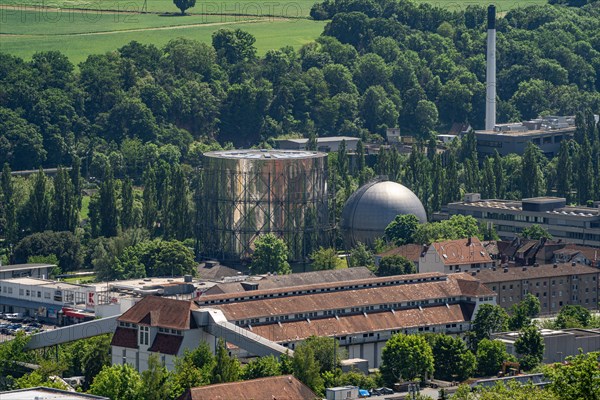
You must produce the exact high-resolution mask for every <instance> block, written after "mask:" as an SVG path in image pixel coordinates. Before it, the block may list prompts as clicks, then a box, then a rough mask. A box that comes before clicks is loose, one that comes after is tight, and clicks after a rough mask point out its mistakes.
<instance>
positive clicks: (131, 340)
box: [110, 326, 138, 349]
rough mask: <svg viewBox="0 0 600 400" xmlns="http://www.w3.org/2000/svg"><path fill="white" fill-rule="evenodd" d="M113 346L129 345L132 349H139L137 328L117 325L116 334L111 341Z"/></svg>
mask: <svg viewBox="0 0 600 400" xmlns="http://www.w3.org/2000/svg"><path fill="white" fill-rule="evenodd" d="M110 345H111V346H119V347H128V348H130V349H137V348H138V344H137V330H136V329H129V328H121V327H120V326H119V327H117V329H116V330H115V334H114V335H113V337H112V340H111V342H110Z"/></svg>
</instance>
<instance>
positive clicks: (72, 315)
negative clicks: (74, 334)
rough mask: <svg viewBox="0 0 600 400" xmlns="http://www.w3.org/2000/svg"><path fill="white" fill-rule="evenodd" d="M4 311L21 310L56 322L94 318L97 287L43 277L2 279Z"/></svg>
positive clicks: (0, 308) (0, 305) (1, 305)
mask: <svg viewBox="0 0 600 400" xmlns="http://www.w3.org/2000/svg"><path fill="white" fill-rule="evenodd" d="M0 293H1V296H0V311H1V312H4V313H21V314H22V315H23V316H28V317H34V318H38V319H40V320H42V321H48V322H52V323H60V324H70V323H74V322H81V321H83V320H87V319H91V318H94V314H93V313H94V310H95V307H96V302H97V298H96V288H95V287H94V286H91V285H76V284H72V283H66V282H57V281H51V280H47V279H40V278H12V279H2V280H0Z"/></svg>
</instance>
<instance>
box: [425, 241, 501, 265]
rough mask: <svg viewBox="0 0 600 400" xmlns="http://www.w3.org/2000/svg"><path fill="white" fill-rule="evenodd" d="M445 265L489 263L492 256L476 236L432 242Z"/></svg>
mask: <svg viewBox="0 0 600 400" xmlns="http://www.w3.org/2000/svg"><path fill="white" fill-rule="evenodd" d="M432 246H433V247H434V248H435V250H436V252H437V253H438V254H439V256H440V260H442V261H443V262H444V264H445V265H463V264H473V263H490V262H492V258H491V257H490V255H489V254H488V252H487V250H486V249H485V247H483V244H481V242H480V241H479V239H478V238H476V237H471V238H467V239H458V240H447V241H445V242H436V243H432Z"/></svg>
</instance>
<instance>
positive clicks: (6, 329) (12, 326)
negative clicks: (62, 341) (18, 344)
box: [0, 315, 55, 343]
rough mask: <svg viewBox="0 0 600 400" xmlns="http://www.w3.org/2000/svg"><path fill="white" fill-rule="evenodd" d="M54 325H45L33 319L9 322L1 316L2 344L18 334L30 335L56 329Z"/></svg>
mask: <svg viewBox="0 0 600 400" xmlns="http://www.w3.org/2000/svg"><path fill="white" fill-rule="evenodd" d="M54 328H55V326H54V325H48V324H43V323H40V322H38V321H35V320H34V319H33V318H17V319H11V320H8V319H6V318H5V317H4V315H1V316H0V343H1V342H4V341H6V340H10V339H12V338H13V337H14V336H15V335H16V334H17V332H20V331H24V332H25V334H27V335H30V334H32V333H35V332H43V331H46V330H49V329H54Z"/></svg>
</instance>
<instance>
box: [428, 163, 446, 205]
mask: <svg viewBox="0 0 600 400" xmlns="http://www.w3.org/2000/svg"><path fill="white" fill-rule="evenodd" d="M431 193H432V196H431V209H432V210H433V211H439V210H440V209H441V208H442V199H443V198H444V169H443V167H442V157H441V156H440V155H439V154H436V155H434V156H433V166H432V169H431Z"/></svg>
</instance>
